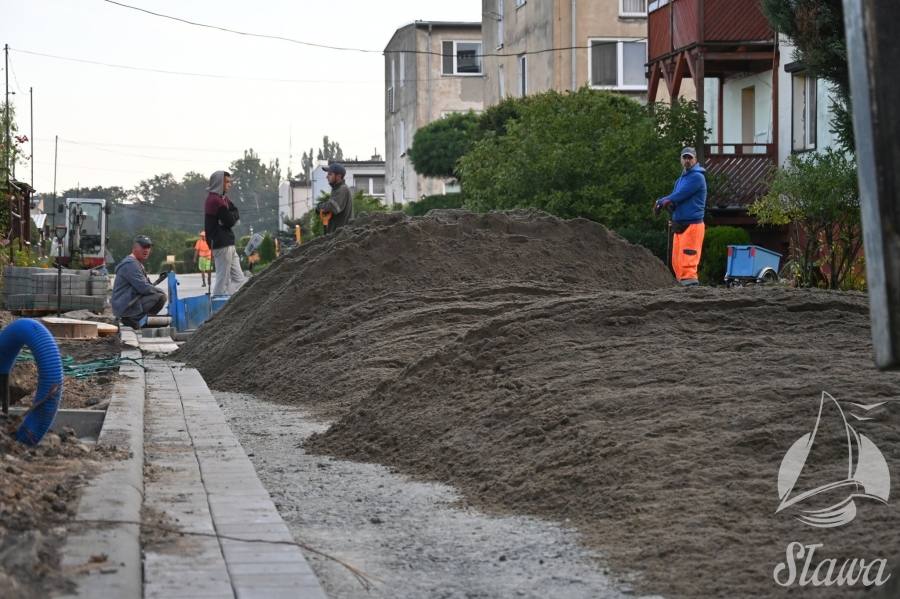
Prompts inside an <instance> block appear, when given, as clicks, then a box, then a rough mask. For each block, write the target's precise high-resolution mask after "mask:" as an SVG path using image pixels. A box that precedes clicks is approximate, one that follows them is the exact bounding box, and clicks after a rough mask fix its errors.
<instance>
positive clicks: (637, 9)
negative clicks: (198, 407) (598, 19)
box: [619, 0, 647, 17]
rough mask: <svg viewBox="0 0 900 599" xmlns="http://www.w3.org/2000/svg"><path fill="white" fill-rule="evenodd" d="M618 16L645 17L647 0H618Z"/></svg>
mask: <svg viewBox="0 0 900 599" xmlns="http://www.w3.org/2000/svg"><path fill="white" fill-rule="evenodd" d="M619 16H620V17H646V16H647V0H619Z"/></svg>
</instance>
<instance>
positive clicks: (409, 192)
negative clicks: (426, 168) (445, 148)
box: [384, 21, 484, 204]
mask: <svg viewBox="0 0 900 599" xmlns="http://www.w3.org/2000/svg"><path fill="white" fill-rule="evenodd" d="M482 53H483V52H482V42H481V23H455V22H435V21H415V22H413V23H410V24H408V25H404V26H403V27H400V28H399V29H397V31H395V32H394V35H393V37H391V40H390V42H388V44H387V46H386V47H385V49H384V60H385V65H384V69H385V109H384V115H385V147H386V150H385V152H386V154H385V185H384V188H385V201H386V202H387V203H388V204H399V203H408V202H412V201H415V200H418V199H420V198H421V197H422V196H427V195H437V194H443V193H447V192H450V191H457V190H458V189H459V187H458V185H457V183H456V182H455V181H453V180H452V179H451V180H440V179H431V178H426V177H422V176H420V175H418V174H417V173H416V171H415V168H414V167H413V165H412V162H411V161H410V159H409V154H408V149H409V147H410V146H411V145H412V141H413V136H414V135H415V133H416V131H418V130H419V129H420V128H422V127H424V126H425V125H428V124H429V123H432V122H434V121H436V120H437V119H440V118H442V117H445V116H447V115H448V114H452V113H455V112H467V111H469V110H474V111H475V112H481V110H482V107H483V102H482V96H483V90H484V84H483V81H482V77H483V75H484V69H483V59H482Z"/></svg>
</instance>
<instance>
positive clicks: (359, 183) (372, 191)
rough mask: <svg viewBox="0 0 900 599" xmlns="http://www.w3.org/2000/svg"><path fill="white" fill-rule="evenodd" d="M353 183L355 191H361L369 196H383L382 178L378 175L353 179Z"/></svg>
mask: <svg viewBox="0 0 900 599" xmlns="http://www.w3.org/2000/svg"><path fill="white" fill-rule="evenodd" d="M353 182H354V183H355V184H356V188H357V189H361V190H362V191H363V193H366V194H368V195H370V196H383V195H384V177H383V176H380V175H371V176H369V175H366V176H364V177H354V178H353Z"/></svg>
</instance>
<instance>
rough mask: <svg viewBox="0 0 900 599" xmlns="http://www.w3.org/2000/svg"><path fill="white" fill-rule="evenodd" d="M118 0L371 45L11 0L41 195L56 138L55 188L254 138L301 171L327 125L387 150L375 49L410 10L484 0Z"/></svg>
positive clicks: (353, 140)
mask: <svg viewBox="0 0 900 599" xmlns="http://www.w3.org/2000/svg"><path fill="white" fill-rule="evenodd" d="M116 1H117V2H118V1H121V3H122V4H127V5H130V6H134V7H137V8H141V9H145V10H149V11H153V12H156V13H160V14H164V15H168V16H172V17H177V18H180V19H184V20H188V21H194V22H197V23H203V24H206V25H213V26H218V27H223V28H227V29H234V30H237V31H242V32H248V33H256V34H264V35H270V36H280V37H286V38H291V39H295V40H299V41H304V42H309V43H313V44H324V45H330V46H341V47H349V48H359V49H365V50H373V51H374V52H370V53H364V52H356V51H340V50H329V49H323V48H315V47H310V46H306V45H300V44H296V43H290V42H285V41H280V40H272V39H262V38H258V37H248V36H241V35H236V34H233V33H226V32H222V31H218V30H214V29H210V28H204V27H197V26H193V25H188V24H185V23H181V22H176V21H173V20H170V19H165V18H160V17H157V16H152V15H149V14H146V13H143V12H140V11H137V10H133V9H129V8H124V7H122V6H120V5H117V4H115V3H113V2H110V1H108V0H2V1H0V44H5V45H8V46H9V48H10V51H9V61H10V67H11V68H10V70H9V72H7V71H5V70H4V71H3V74H4V77H6V76H8V78H9V89H10V91H11V92H14V95H10V103H11V104H12V105H13V106H14V107H15V111H16V122H17V124H18V127H19V135H22V134H26V135H28V137H29V138H30V139H31V138H32V134H31V130H32V125H31V117H32V114H31V106H32V104H33V107H34V112H33V122H34V126H33V131H34V135H33V139H32V143H33V147H29V146H28V145H25V146H23V149H24V151H25V153H26V154H28V153H33V155H34V186H35V188H36V189H37V191H38V192H39V193H44V192H46V193H52V192H53V184H54V150H55V149H56V151H57V152H58V154H57V158H56V163H57V167H56V189H57V191H62V190H64V189H69V188H73V187H76V186H81V187H91V186H95V185H103V186H113V185H118V186H122V187H125V188H131V187H134V186H135V185H136V184H137V183H138V182H140V181H142V180H144V179H148V178H150V177H152V176H154V175H158V174H163V173H172V174H173V175H174V176H175V178H176V179H179V180H180V179H181V178H182V177H183V176H184V174H185V173H186V172H188V171H197V172H200V173H202V174H204V175H209V174H211V173H212V172H214V171H216V170H223V169H227V168H228V165H229V164H230V163H231V162H232V161H233V160H236V159H238V158H241V157H242V156H243V152H244V151H245V150H248V149H250V148H252V149H253V150H254V151H255V152H256V153H257V154H258V155H259V156H260V158H261V159H262V160H263V161H264V162H267V163H268V162H269V161H270V160H273V159H275V158H277V159H278V160H279V161H280V164H281V167H282V173H283V175H286V174H287V170H288V169H287V167H288V165H290V167H291V169H292V171H293V172H294V173H297V172H299V171H300V170H301V168H300V158H301V156H302V154H303V152H304V151H306V152H308V151H309V149H310V148H315V149H316V151H318V148H319V147H320V146H321V144H322V137H323V136H324V135H328V136H329V137H330V139H331V140H332V141H337V142H339V143H340V145H341V148H342V149H343V150H344V156H345V158H359V159H360V160H367V159H369V158H370V157H371V156H372V154H373V153H374V152H376V151H377V152H378V153H379V154H381V155H382V156H383V155H384V143H385V142H384V58H383V56H382V54H381V52H382V51H383V49H384V47H385V46H386V45H387V43H388V41H389V40H390V39H391V36H392V35H393V34H394V31H396V29H397V28H398V27H400V26H402V25H404V24H407V23H409V22H412V21H415V20H431V21H473V22H477V21H481V0H457V1H454V2H446V1H437V0H344V1H343V2H340V3H336V2H310V1H309V0H254V1H253V2H248V1H247V0H189V1H184V0H180V1H178V0H152V1H151V0H116ZM37 54H44V55H51V56H55V57H60V58H49V57H47V56H39V55H37ZM63 58H65V59H77V60H78V61H90V62H95V63H107V64H113V65H121V66H126V67H131V68H129V69H124V68H113V67H109V66H102V65H96V64H88V63H86V62H76V61H74V60H63ZM2 66H3V63H2V60H0V67H2ZM134 69H151V70H157V71H178V72H184V73H193V74H202V75H215V76H216V77H207V76H197V75H174V74H165V73H158V72H148V71H141V70H134ZM272 79H278V80H290V81H271V80H272ZM0 83H5V79H4V81H0ZM29 89H33V94H32V97H31V98H30V97H29ZM3 91H5V89H4V90H3ZM0 100H2V99H0ZM57 136H58V137H59V141H58V143H55V138H56V137H57ZM31 168H32V165H31V163H26V164H24V165H23V164H19V165H17V166H16V177H17V178H18V179H20V180H23V181H26V182H30V181H31Z"/></svg>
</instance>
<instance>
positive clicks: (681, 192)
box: [656, 164, 706, 225]
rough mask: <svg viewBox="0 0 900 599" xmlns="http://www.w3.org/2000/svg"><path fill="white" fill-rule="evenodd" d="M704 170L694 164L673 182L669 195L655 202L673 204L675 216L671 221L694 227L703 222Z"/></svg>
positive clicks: (704, 204)
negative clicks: (673, 187)
mask: <svg viewBox="0 0 900 599" xmlns="http://www.w3.org/2000/svg"><path fill="white" fill-rule="evenodd" d="M705 172H706V169H705V168H703V167H702V166H700V165H699V164H695V165H694V166H693V167H691V169H690V170H687V171H685V172H683V173H681V176H680V177H678V180H677V181H675V189H673V190H672V193H671V195H668V196H666V197H664V198H662V199H659V200H657V201H656V203H657V204H662V203H663V202H664V201H665V200H669V201H671V202H672V203H673V204H675V214H673V215H672V220H674V221H677V222H679V223H687V224H690V225H694V224H697V223H702V222H703V216H704V215H705V214H706V177H704V176H703V173H705Z"/></svg>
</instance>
